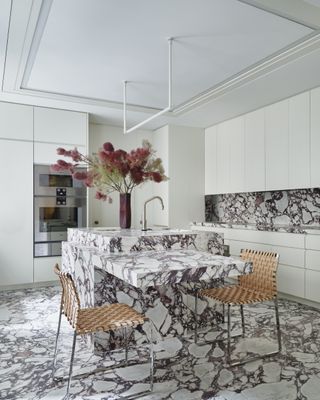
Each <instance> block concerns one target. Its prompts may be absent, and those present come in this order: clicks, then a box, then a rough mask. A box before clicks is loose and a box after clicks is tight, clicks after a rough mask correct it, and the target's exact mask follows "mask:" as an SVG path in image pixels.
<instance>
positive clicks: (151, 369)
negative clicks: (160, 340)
mask: <svg viewBox="0 0 320 400" xmlns="http://www.w3.org/2000/svg"><path fill="white" fill-rule="evenodd" d="M150 335H151V339H150V350H149V351H150V392H152V391H153V376H154V352H153V328H152V324H150Z"/></svg>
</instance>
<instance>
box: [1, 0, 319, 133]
mask: <svg viewBox="0 0 320 400" xmlns="http://www.w3.org/2000/svg"><path fill="white" fill-rule="evenodd" d="M1 1H2V3H1V6H2V7H1V9H0V55H3V57H1V59H2V60H3V62H2V63H0V73H1V72H2V70H1V68H2V69H3V68H4V67H5V73H4V74H1V76H2V75H3V82H2V83H3V91H2V92H1V93H0V100H5V101H18V102H24V103H28V104H38V105H45V106H52V107H63V108H69V109H74V110H81V111H86V112H90V113H91V114H92V117H91V119H92V120H93V121H95V122H101V123H108V124H111V125H121V124H122V104H121V102H122V81H123V80H128V81H130V83H129V84H128V101H129V103H131V104H132V107H130V108H129V114H128V118H129V124H134V123H137V122H139V121H141V120H142V119H144V118H146V117H148V116H150V115H151V113H152V112H156V111H157V110H158V109H161V108H163V107H165V106H166V105H167V74H168V48H167V40H166V38H168V37H169V36H171V37H174V38H175V39H174V43H173V66H174V68H173V71H174V73H173V102H174V109H173V112H171V113H168V114H167V115H165V116H163V117H161V118H159V119H157V120H154V121H153V122H151V123H149V124H148V125H147V128H150V129H155V128H157V127H159V126H162V125H164V124H166V123H176V124H182V125H191V126H201V127H207V126H209V125H212V124H214V123H216V122H219V121H221V120H224V119H227V118H231V117H233V116H235V115H239V114H241V113H244V112H247V111H250V110H252V109H255V108H258V107H260V106H263V105H266V104H269V103H271V102H273V101H277V100H279V99H281V98H284V97H288V96H290V95H293V94H295V93H298V92H301V91H303V90H306V89H309V88H311V87H315V86H318V85H320V78H319V76H318V75H319V74H318V72H317V71H319V67H320V44H319V43H318V42H320V40H319V37H318V31H316V30H314V29H312V28H315V22H314V21H315V20H316V17H317V16H318V14H317V12H318V11H319V9H318V8H317V7H316V4H315V3H316V0H306V2H303V1H302V0H301V1H300V3H301V4H303V9H304V15H303V16H302V15H301V21H300V22H301V23H298V22H299V15H298V13H296V15H294V16H292V15H290V17H286V18H284V17H281V16H279V15H276V13H275V9H274V8H273V9H272V10H270V12H268V11H266V7H263V9H260V8H258V7H255V6H252V4H251V3H260V4H258V5H259V6H260V5H261V3H263V2H264V3H266V4H267V5H268V2H267V1H263V0H259V1H256V2H254V1H250V4H246V3H247V2H241V1H238V0H224V1H222V0H161V1H160V0H130V1H129V0H68V1H65V0H53V1H51V0H44V1H41V0H33V1H32V0H24V2H21V1H20V2H19V0H12V2H11V1H10V0H1ZM292 1H293V0H292ZM278 3H279V5H280V3H281V7H282V9H281V12H280V11H279V13H280V14H281V15H284V14H286V15H287V13H284V11H283V10H284V8H285V7H287V9H288V11H290V7H289V6H290V4H293V3H290V2H288V1H287V0H279V2H278ZM294 3H295V4H296V3H297V0H294ZM311 3H313V4H311ZM11 5H12V10H11V12H10V6H11ZM255 5H257V4H255ZM298 5H299V4H298ZM292 9H293V8H291V14H292ZM297 9H299V7H297ZM306 11H307V12H309V14H310V15H312V22H310V23H308V15H307V16H306ZM302 17H303V18H302ZM319 17H320V13H319ZM9 20H10V30H9V36H8V38H7V31H8V23H9ZM293 21H295V22H293ZM297 21H298V22H297ZM310 21H311V18H310ZM307 25H309V26H307ZM319 26H320V18H319ZM311 27H312V28H311ZM7 39H8V44H7ZM5 55H6V57H5ZM181 105H182V106H183V107H180V106H181Z"/></svg>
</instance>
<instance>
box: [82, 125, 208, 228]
mask: <svg viewBox="0 0 320 400" xmlns="http://www.w3.org/2000/svg"><path fill="white" fill-rule="evenodd" d="M89 130H90V134H89V152H90V153H92V152H94V151H97V150H98V149H99V148H100V147H101V146H102V144H103V143H105V142H111V143H112V144H113V145H114V146H115V147H116V148H119V147H120V148H123V149H124V150H127V151H128V150H131V149H133V148H136V147H138V146H140V145H141V143H142V140H143V139H148V140H149V141H150V142H151V143H152V145H153V148H154V149H155V150H156V152H157V153H156V155H157V156H158V157H160V158H161V159H162V162H163V166H164V168H165V173H166V175H167V176H168V177H169V180H168V181H166V182H162V183H150V182H148V183H146V184H144V185H142V187H138V188H135V189H134V191H133V195H132V204H131V205H132V228H140V227H141V225H140V221H141V217H142V210H143V203H144V201H145V200H147V199H148V198H150V197H152V196H161V198H162V199H163V202H164V207H165V209H164V210H162V209H161V205H160V203H159V202H158V201H154V202H152V203H151V204H148V206H147V211H148V212H147V220H148V226H149V227H152V226H169V227H170V228H186V227H188V225H189V223H190V222H191V221H202V220H204V169H205V168H204V129H200V128H190V127H182V126H174V125H169V126H165V127H163V128H160V129H157V130H156V131H154V132H151V131H136V132H132V133H130V134H127V135H124V134H123V132H122V129H121V128H118V127H112V126H107V125H97V124H90V128H89ZM94 194H95V192H94V190H91V195H90V206H89V225H90V226H95V223H94V222H95V221H98V225H96V226H119V195H118V193H115V194H114V196H112V197H113V203H112V204H107V203H105V202H101V201H99V200H95V199H94Z"/></svg>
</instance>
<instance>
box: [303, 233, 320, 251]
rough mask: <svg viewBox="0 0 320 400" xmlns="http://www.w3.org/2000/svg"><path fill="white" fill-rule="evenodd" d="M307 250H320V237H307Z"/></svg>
mask: <svg viewBox="0 0 320 400" xmlns="http://www.w3.org/2000/svg"><path fill="white" fill-rule="evenodd" d="M306 249H311V250H320V235H306Z"/></svg>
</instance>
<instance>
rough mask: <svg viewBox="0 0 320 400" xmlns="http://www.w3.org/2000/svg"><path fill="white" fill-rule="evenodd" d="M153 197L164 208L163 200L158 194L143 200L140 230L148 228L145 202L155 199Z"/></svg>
mask: <svg viewBox="0 0 320 400" xmlns="http://www.w3.org/2000/svg"><path fill="white" fill-rule="evenodd" d="M155 199H158V200H159V201H160V203H161V207H162V209H163V210H164V204H163V200H162V198H161V197H160V196H153V197H151V198H150V199H148V200H146V201H145V202H144V205H143V217H142V230H143V231H147V230H148V228H147V204H148V203H149V202H150V201H152V200H155Z"/></svg>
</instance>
